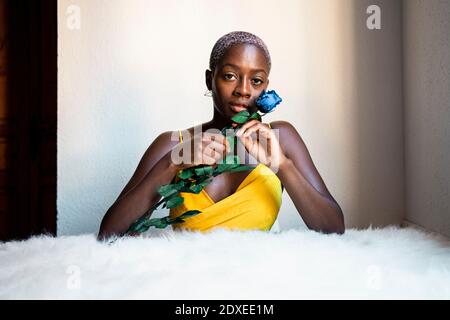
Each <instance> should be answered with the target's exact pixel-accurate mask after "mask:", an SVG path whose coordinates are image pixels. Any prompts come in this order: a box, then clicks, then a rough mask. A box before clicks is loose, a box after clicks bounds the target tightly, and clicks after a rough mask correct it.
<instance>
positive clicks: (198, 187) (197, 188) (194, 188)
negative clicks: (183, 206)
mask: <svg viewBox="0 0 450 320" xmlns="http://www.w3.org/2000/svg"><path fill="white" fill-rule="evenodd" d="M202 189H203V186H202V185H201V184H197V185H194V186H191V187H190V188H189V190H190V191H192V192H191V193H195V194H199V193H200V191H202Z"/></svg>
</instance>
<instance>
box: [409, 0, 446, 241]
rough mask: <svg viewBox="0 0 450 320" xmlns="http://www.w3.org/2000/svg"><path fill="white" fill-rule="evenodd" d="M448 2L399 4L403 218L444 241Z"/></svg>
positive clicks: (411, 1) (433, 0) (411, 0)
mask: <svg viewBox="0 0 450 320" xmlns="http://www.w3.org/2000/svg"><path fill="white" fill-rule="evenodd" d="M449 30H450V1H439V0H427V1H417V0H408V1H405V2H404V57H405V62H404V66H405V67H404V95H405V129H406V131H405V133H406V135H405V137H406V140H405V142H406V143H405V147H406V186H407V188H406V191H407V192H406V209H407V210H406V220H408V221H410V222H413V223H415V224H418V225H420V226H423V227H425V228H426V229H429V230H433V231H436V232H440V233H442V234H445V235H447V236H449V237H450V194H449V186H450V93H449V91H450V90H449V88H450V79H449V77H450V75H449V70H450V37H449Z"/></svg>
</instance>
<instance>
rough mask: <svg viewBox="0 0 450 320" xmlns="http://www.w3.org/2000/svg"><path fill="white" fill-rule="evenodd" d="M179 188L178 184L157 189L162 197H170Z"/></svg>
mask: <svg viewBox="0 0 450 320" xmlns="http://www.w3.org/2000/svg"><path fill="white" fill-rule="evenodd" d="M179 189H180V186H179V185H178V184H165V185H162V186H161V187H159V188H158V193H159V194H160V195H161V196H163V197H170V196H171V195H173V194H175V193H177V192H178V190H179Z"/></svg>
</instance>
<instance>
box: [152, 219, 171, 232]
mask: <svg viewBox="0 0 450 320" xmlns="http://www.w3.org/2000/svg"><path fill="white" fill-rule="evenodd" d="M148 225H149V226H150V227H155V228H158V229H164V228H165V227H167V226H168V225H169V223H168V222H167V221H166V219H165V218H154V219H150V220H149V221H148Z"/></svg>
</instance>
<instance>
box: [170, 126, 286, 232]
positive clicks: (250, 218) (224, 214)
mask: <svg viewBox="0 0 450 320" xmlns="http://www.w3.org/2000/svg"><path fill="white" fill-rule="evenodd" d="M182 141H183V140H182V136H181V132H180V143H181V142H182ZM180 196H182V197H183V198H184V202H183V204H181V205H180V206H178V207H176V208H172V209H170V214H169V215H170V217H171V218H176V217H178V216H180V215H181V214H183V213H184V212H186V211H189V210H195V209H196V210H200V211H202V212H201V213H199V214H198V215H196V216H192V217H189V218H186V220H185V222H183V223H178V224H174V225H172V227H173V229H174V230H183V229H184V230H191V231H201V232H203V231H209V230H211V229H213V228H225V229H237V230H263V231H268V230H270V229H271V228H272V225H273V224H274V222H275V220H276V219H277V216H278V212H279V210H280V207H281V199H282V188H281V181H280V179H279V178H278V177H277V176H276V174H275V173H274V172H273V171H272V170H271V169H270V168H268V167H267V166H265V165H264V164H262V163H260V164H258V165H257V166H256V167H255V168H254V169H252V171H251V172H250V173H249V174H248V175H247V176H246V177H245V179H244V180H243V181H242V182H241V184H240V185H239V187H238V188H237V189H236V192H234V193H233V194H231V195H230V196H228V197H227V198H224V199H222V200H220V201H218V202H217V203H216V202H214V200H212V199H211V197H210V196H209V195H208V193H207V192H206V191H205V189H202V191H200V193H198V194H195V193H187V192H180Z"/></svg>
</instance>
